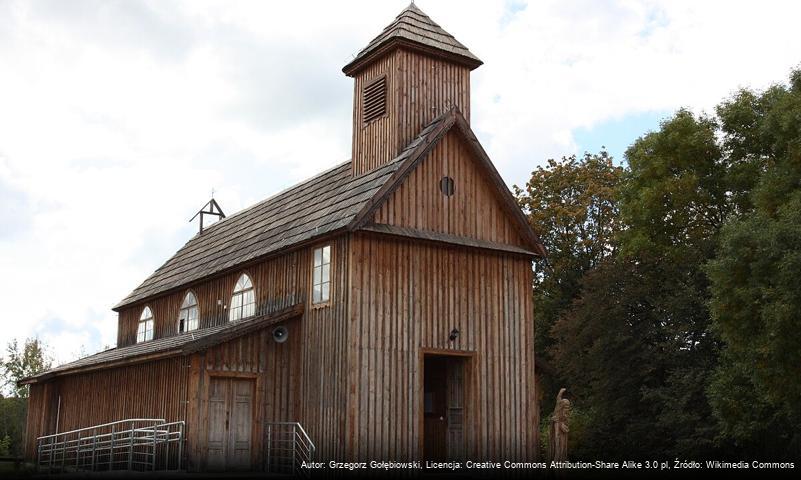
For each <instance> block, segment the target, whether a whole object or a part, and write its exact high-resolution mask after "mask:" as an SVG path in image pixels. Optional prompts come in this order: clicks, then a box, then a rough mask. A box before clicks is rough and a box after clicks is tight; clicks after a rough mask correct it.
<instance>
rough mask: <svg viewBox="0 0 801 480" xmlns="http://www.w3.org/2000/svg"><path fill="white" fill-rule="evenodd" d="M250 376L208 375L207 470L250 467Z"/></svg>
mask: <svg viewBox="0 0 801 480" xmlns="http://www.w3.org/2000/svg"><path fill="white" fill-rule="evenodd" d="M253 391H254V381H253V380H251V379H241V378H226V377H211V381H210V383H209V404H208V405H209V415H208V432H209V437H208V444H207V445H208V456H207V469H208V470H215V471H235V470H250V469H251V465H252V461H251V458H252V448H253V438H252V437H253V411H254V409H253V407H254V405H253Z"/></svg>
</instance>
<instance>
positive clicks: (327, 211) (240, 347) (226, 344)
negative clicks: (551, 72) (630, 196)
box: [22, 4, 545, 471]
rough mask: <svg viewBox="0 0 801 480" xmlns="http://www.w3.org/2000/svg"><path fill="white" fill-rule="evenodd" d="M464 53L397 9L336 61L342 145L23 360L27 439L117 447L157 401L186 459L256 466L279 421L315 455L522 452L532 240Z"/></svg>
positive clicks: (45, 446)
mask: <svg viewBox="0 0 801 480" xmlns="http://www.w3.org/2000/svg"><path fill="white" fill-rule="evenodd" d="M481 64H482V62H481V60H479V59H478V58H477V57H476V56H475V55H473V54H472V53H471V52H470V51H469V50H468V49H467V48H466V47H465V46H464V45H462V44H461V43H459V42H458V41H457V40H456V39H455V38H454V37H453V36H452V35H450V34H449V33H447V32H446V31H445V30H443V29H442V28H441V27H440V26H439V25H437V24H436V23H434V22H433V21H432V20H431V18H429V17H428V16H427V15H426V14H424V13H423V12H422V11H421V10H420V9H419V8H418V7H417V6H415V5H414V4H412V5H410V6H408V7H407V8H406V9H405V10H403V11H402V12H401V13H400V14H399V15H398V16H397V18H396V19H395V20H394V21H393V22H392V23H391V24H390V25H389V26H387V27H386V28H385V29H384V30H383V31H382V32H381V33H380V34H379V35H378V36H377V37H376V38H375V39H374V40H372V41H371V42H370V43H369V44H368V45H367V46H366V47H365V48H364V49H363V50H361V51H360V53H359V54H358V55H357V56H356V57H355V58H354V59H353V60H352V61H351V62H350V63H348V64H347V65H345V67H344V68H343V72H344V73H345V74H346V75H348V76H350V77H352V78H353V79H354V94H353V150H352V158H351V160H350V161H348V162H346V163H343V164H340V165H338V166H336V167H334V168H332V169H330V170H328V171H325V172H322V173H320V174H319V175H317V176H315V177H313V178H310V179H308V180H306V181H304V182H302V183H300V184H298V185H295V186H293V187H291V188H289V189H287V190H284V191H283V192H281V193H279V194H277V195H275V196H273V197H270V198H268V199H266V200H264V201H262V202H260V203H258V204H256V205H254V206H252V207H249V208H247V209H245V210H242V211H240V212H238V213H236V214H234V215H231V216H229V217H227V218H224V219H222V220H220V221H218V222H216V223H214V224H213V225H211V226H207V227H206V228H204V229H203V230H202V231H201V232H200V233H198V234H197V235H195V236H194V238H192V239H190V240H189V241H188V242H187V243H186V245H184V246H183V247H182V248H181V249H180V250H179V251H178V252H177V253H176V254H175V255H173V256H172V258H170V259H169V260H167V261H166V263H164V264H163V265H162V266H161V267H160V268H158V269H157V270H156V271H155V272H154V273H153V274H152V275H150V277H148V278H147V279H146V280H145V281H144V282H142V284H141V285H139V286H138V287H137V288H136V289H134V290H133V292H131V293H130V294H129V295H128V296H127V297H125V298H124V299H123V300H122V301H121V302H119V304H117V305H116V306H115V307H114V310H115V311H117V312H118V313H119V326H118V329H119V331H118V335H117V346H116V347H115V348H112V349H109V350H106V351H103V352H101V353H97V354H95V355H91V356H89V357H86V358H82V359H80V360H77V361H74V362H72V363H68V364H66V365H61V366H59V367H57V368H54V369H52V370H50V371H47V372H45V373H42V374H40V375H36V376H34V377H30V378H27V379H25V380H24V381H23V382H22V383H25V384H29V385H30V399H29V409H28V417H27V445H26V451H27V455H28V456H29V457H30V458H32V459H36V460H37V461H39V462H40V463H48V462H49V463H50V464H51V465H53V464H57V463H58V462H62V463H65V462H74V463H75V465H76V466H80V465H81V464H83V465H86V464H87V463H88V462H91V463H92V465H93V466H96V465H101V464H103V463H104V462H105V463H106V465H107V466H108V465H109V464H111V465H112V466H113V464H114V463H115V462H123V463H124V462H126V461H127V462H129V466H132V465H133V466H134V468H135V465H136V464H138V463H140V461H142V462H145V463H147V461H146V460H142V459H137V458H132V456H134V453H133V452H134V449H135V448H136V449H140V448H141V445H140V444H137V443H136V441H137V440H134V439H139V438H140V436H141V437H142V438H146V439H147V440H146V441H147V442H149V441H151V440H152V441H153V444H154V445H156V443H157V442H158V443H161V442H162V441H163V440H164V439H165V438H167V437H169V432H170V431H172V430H170V427H163V428H162V427H159V428H155V427H153V428H152V431H153V434H152V435H150V436H147V435H146V433H147V432H148V431H149V430H148V428H151V427H148V426H147V425H150V424H147V422H145V423H144V425H145V426H143V427H141V428H139V427H137V426H136V425H138V424H137V423H136V422H139V421H140V420H141V421H145V420H148V419H158V420H159V421H161V422H163V423H164V424H166V425H176V424H180V430H181V432H180V437H181V438H180V441H179V443H178V444H175V443H173V444H172V446H171V448H172V450H171V452H172V453H170V454H169V455H170V456H172V457H173V458H175V457H176V456H179V457H180V461H181V463H180V465H181V467H180V468H182V469H187V470H190V471H205V470H214V469H217V470H235V469H251V470H260V469H264V468H269V464H270V462H271V461H274V462H277V461H278V460H277V457H278V452H279V451H280V448H279V445H278V443H277V442H278V441H279V439H280V438H281V435H282V434H281V433H280V432H281V431H282V430H281V429H282V428H284V429H285V428H287V426H289V427H290V428H291V429H292V431H291V432H290V434H289V435H290V436H291V437H292V438H294V439H295V443H294V444H292V446H291V448H292V449H293V451H294V452H295V453H294V455H296V456H297V455H299V454H298V450H300V449H304V452H306V453H309V454H310V455H309V456H311V457H313V458H314V460H315V461H323V462H325V461H329V460H342V461H356V460H362V461H364V460H398V461H401V460H423V459H439V460H446V459H461V458H470V459H481V460H533V459H534V458H535V457H536V455H537V453H536V452H537V442H538V438H537V429H538V420H539V419H538V411H537V408H536V403H535V386H534V350H533V338H534V323H533V305H532V291H531V289H532V275H533V273H532V261H533V260H534V259H535V258H536V257H541V256H544V254H545V252H544V250H543V247H542V244H541V243H540V241H539V239H538V237H537V235H536V234H535V233H534V232H533V231H532V229H531V228H530V226H529V224H528V223H527V221H526V218H525V216H524V215H523V214H522V213H521V211H520V209H519V208H518V206H517V205H516V203H515V200H514V198H513V196H512V195H511V193H510V192H509V190H508V188H507V187H506V185H505V184H504V182H503V180H502V179H501V177H500V175H499V174H498V172H497V170H496V169H495V167H494V166H493V164H492V162H491V161H490V159H489V158H488V156H487V154H486V152H485V151H484V149H483V148H482V147H481V145H480V143H479V142H478V140H477V139H476V136H475V134H474V133H473V131H472V130H471V127H470V73H471V71H472V70H474V69H475V68H477V67H479V66H480V65H481ZM129 426H130V427H129ZM120 432H122V433H120ZM156 432H159V433H156ZM164 432H167V433H165V434H164V435H165V436H164V437H163V438H162V437H160V436H159V434H160V433H164ZM129 436H130V440H128V437H129ZM298 439H300V440H298ZM76 442H77V443H76ZM115 442H116V445H115ZM109 443H111V449H110V450H109V449H108V448H107V447H108V445H109ZM70 445H83V450H81V449H80V448H79V449H76V450H75V452H72V453H71V451H70ZM101 445H103V446H104V448H106V450H103V449H102V448H101V447H100V446H101ZM168 447H170V446H169V445H168ZM90 449H94V450H92V454H91V458H89V456H88V455H89V454H88V453H86V452H88V451H89V450H90ZM115 449H119V453H118V451H117V450H115ZM103 451H105V452H106V453H105V454H103V453H102V452H103ZM126 452H127V453H126ZM152 452H153V453H147V452H145V453H142V456H143V458H144V457H147V455H151V457H150V458H151V464H148V465H149V467H150V468H157V465H156V463H158V462H159V461H157V460H153V458H154V457H155V446H154V450H153V451H152ZM126 454H127V455H128V456H127V457H126V456H125V455H126ZM59 455H60V456H59ZM81 455H83V457H81ZM121 459H122V460H121ZM117 467H119V465H117Z"/></svg>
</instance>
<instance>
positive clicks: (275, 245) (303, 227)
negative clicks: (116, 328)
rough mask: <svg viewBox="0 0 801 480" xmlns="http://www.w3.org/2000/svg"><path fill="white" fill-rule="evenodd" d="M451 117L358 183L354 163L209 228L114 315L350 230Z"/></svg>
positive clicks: (433, 124)
mask: <svg viewBox="0 0 801 480" xmlns="http://www.w3.org/2000/svg"><path fill="white" fill-rule="evenodd" d="M448 113H449V112H446V113H445V114H443V115H440V116H439V117H437V119H435V120H434V121H432V122H431V124H429V125H428V126H427V127H426V128H425V129H423V130H422V131H421V132H420V134H419V135H418V136H417V137H416V138H415V140H413V141H412V142H411V143H410V144H409V145H408V146H406V148H404V149H403V151H402V152H401V153H400V154H399V155H398V156H397V157H395V159H393V160H392V161H391V162H389V163H387V164H386V165H383V166H381V167H378V168H376V169H375V170H372V171H370V172H367V173H365V174H363V175H359V176H355V177H354V176H352V173H351V163H350V162H346V163H343V164H341V165H339V166H337V167H334V168H332V169H330V170H328V171H326V172H323V173H321V174H319V175H317V176H315V177H313V178H311V179H309V180H306V181H304V182H302V183H300V184H298V185H295V186H294V187H291V188H289V189H287V190H284V191H283V192H281V193H278V194H277V195H274V196H272V197H270V198H268V199H266V200H264V201H262V202H260V203H257V204H256V205H253V206H251V207H249V208H246V209H245V210H242V211H240V212H237V213H236V214H234V215H231V216H229V217H227V218H225V219H223V220H220V221H218V222H217V223H215V224H213V225H211V226H210V227H207V228H206V229H205V230H203V233H198V234H197V235H195V236H194V237H193V238H192V239H191V240H189V241H188V242H187V243H186V245H184V246H183V247H182V248H181V249H180V250H178V252H176V253H175V255H173V256H172V258H170V259H169V260H167V262H166V263H164V265H162V266H161V267H159V268H158V269H157V270H156V271H155V272H153V274H152V275H150V277H148V278H147V279H146V280H145V281H144V282H142V284H141V285H139V286H138V287H137V288H136V289H135V290H134V291H133V292H131V293H130V294H129V295H128V296H127V297H125V298H124V299H123V300H122V301H120V302H119V303H118V304H117V305H116V306H115V307H114V309H115V310H119V309H120V308H122V307H125V306H127V305H130V304H133V303H135V302H137V301H139V300H143V299H146V298H149V297H152V296H153V295H157V294H160V293H165V292H168V291H170V290H173V289H176V288H180V287H183V286H185V285H187V284H189V283H191V282H193V281H196V280H199V279H202V278H205V277H208V276H209V275H213V274H216V273H220V272H224V271H226V270H229V269H231V268H234V267H236V266H237V265H240V264H242V263H245V262H248V261H251V260H254V259H256V258H259V257H263V256H265V255H268V254H270V253H274V252H277V251H279V250H282V249H285V248H288V247H291V246H293V245H296V244H299V243H302V242H305V241H311V240H313V239H314V238H317V237H322V236H324V235H329V234H332V233H334V232H337V231H340V230H345V229H347V228H348V227H349V226H351V225H352V224H353V222H354V220H355V219H356V217H357V215H358V214H359V213H360V212H361V211H363V210H365V209H367V208H369V207H370V204H371V201H372V200H373V197H374V196H375V195H376V193H378V192H379V191H380V190H381V188H382V187H383V186H384V185H385V184H386V183H387V182H388V181H389V179H390V178H392V176H393V174H394V173H395V172H396V171H397V170H398V169H399V168H400V167H401V166H402V165H404V161H405V160H408V159H410V158H412V157H417V156H419V155H420V154H421V153H423V151H424V150H425V146H427V145H428V144H430V143H432V142H434V141H435V139H436V138H438V137H437V132H440V131H441V127H442V124H443V123H444V122H445V121H446V119H447V118H449V116H448Z"/></svg>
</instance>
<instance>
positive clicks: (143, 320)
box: [136, 305, 156, 343]
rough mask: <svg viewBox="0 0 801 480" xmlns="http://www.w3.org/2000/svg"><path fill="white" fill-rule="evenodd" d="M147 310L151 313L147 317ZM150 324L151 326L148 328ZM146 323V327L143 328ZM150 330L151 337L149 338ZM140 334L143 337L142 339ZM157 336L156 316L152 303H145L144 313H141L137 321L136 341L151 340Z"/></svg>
mask: <svg viewBox="0 0 801 480" xmlns="http://www.w3.org/2000/svg"><path fill="white" fill-rule="evenodd" d="M145 312H148V313H150V316H148V317H145ZM148 324H150V325H149V326H150V328H149V329H148ZM143 325H144V328H143ZM148 332H150V338H148V335H147V334H148ZM140 336H141V337H142V338H141V339H140ZM155 337H156V316H155V315H154V314H153V309H152V308H150V305H145V307H144V308H143V309H142V313H140V314H139V321H138V322H137V323H136V343H145V342H150V341H152V340H153V339H154V338H155Z"/></svg>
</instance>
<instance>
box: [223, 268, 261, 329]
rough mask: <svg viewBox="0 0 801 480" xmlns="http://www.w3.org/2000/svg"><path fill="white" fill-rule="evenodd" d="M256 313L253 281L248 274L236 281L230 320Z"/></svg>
mask: <svg viewBox="0 0 801 480" xmlns="http://www.w3.org/2000/svg"><path fill="white" fill-rule="evenodd" d="M254 313H256V296H255V295H254V294H253V282H251V281H250V277H248V276H247V275H246V274H244V273H243V274H242V276H241V277H239V280H237V281H236V286H235V287H234V294H233V295H232V296H231V309H230V310H229V311H228V319H229V320H230V321H232V322H233V321H235V320H240V319H242V318H248V317H252V316H253V314H254Z"/></svg>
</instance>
